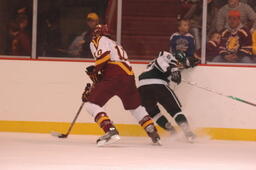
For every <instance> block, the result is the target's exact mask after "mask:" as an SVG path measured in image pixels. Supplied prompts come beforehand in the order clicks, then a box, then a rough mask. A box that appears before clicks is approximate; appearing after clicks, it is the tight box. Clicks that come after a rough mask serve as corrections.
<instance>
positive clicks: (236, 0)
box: [216, 0, 256, 32]
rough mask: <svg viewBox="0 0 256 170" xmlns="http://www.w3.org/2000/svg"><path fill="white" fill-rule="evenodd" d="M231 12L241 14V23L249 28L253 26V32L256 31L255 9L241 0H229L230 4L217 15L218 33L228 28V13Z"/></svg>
mask: <svg viewBox="0 0 256 170" xmlns="http://www.w3.org/2000/svg"><path fill="white" fill-rule="evenodd" d="M231 10H237V11H239V12H240V16H241V18H240V20H241V23H242V24H243V25H244V26H245V27H247V28H250V27H251V26H252V29H251V32H253V31H254V29H256V13H255V12H254V11H253V9H252V8H251V7H250V6H249V5H248V4H245V3H242V2H240V0H228V4H227V5H225V6H223V7H222V8H221V9H220V10H219V12H218V14H217V22H216V29H217V31H218V32H220V31H222V30H223V29H224V28H227V27H228V25H227V20H228V12H229V11H231ZM251 24H252V25H251Z"/></svg>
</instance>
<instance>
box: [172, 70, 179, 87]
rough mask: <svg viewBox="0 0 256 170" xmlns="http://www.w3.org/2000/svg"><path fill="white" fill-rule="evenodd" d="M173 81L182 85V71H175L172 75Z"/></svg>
mask: <svg viewBox="0 0 256 170" xmlns="http://www.w3.org/2000/svg"><path fill="white" fill-rule="evenodd" d="M171 76H172V78H171V80H172V81H173V82H175V83H177V84H180V83H181V74H180V71H174V72H172V73H171Z"/></svg>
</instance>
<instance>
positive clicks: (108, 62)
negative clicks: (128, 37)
mask: <svg viewBox="0 0 256 170" xmlns="http://www.w3.org/2000/svg"><path fill="white" fill-rule="evenodd" d="M90 48H91V52H92V54H93V56H94V58H95V60H96V61H95V65H96V69H97V70H101V69H103V71H104V74H117V73H119V72H120V73H125V74H127V75H134V73H133V71H132V69H131V64H130V62H129V61H128V56H127V53H126V51H125V50H124V49H123V47H122V46H120V45H118V44H117V43H116V42H115V41H113V40H111V39H109V38H108V37H106V36H99V37H97V38H94V39H93V40H92V42H91V43H90ZM113 69H114V70H113ZM110 72H112V73H110Z"/></svg>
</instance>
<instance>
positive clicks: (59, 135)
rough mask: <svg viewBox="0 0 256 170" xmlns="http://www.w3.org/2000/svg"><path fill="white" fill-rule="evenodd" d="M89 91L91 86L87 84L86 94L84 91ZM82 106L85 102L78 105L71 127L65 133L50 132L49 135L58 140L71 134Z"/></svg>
mask: <svg viewBox="0 0 256 170" xmlns="http://www.w3.org/2000/svg"><path fill="white" fill-rule="evenodd" d="M90 89H91V84H90V83H87V84H86V87H85V92H86V91H89V90H90ZM84 104H85V102H82V104H81V105H80V107H79V109H78V111H77V113H76V116H75V118H74V119H73V121H72V123H71V125H70V126H69V128H68V131H67V133H65V134H63V133H59V132H52V133H51V134H52V136H56V137H58V138H67V137H68V135H69V133H70V132H71V130H72V128H73V126H74V124H75V123H76V120H77V118H78V116H79V114H80V112H81V111H82V109H83V107H84Z"/></svg>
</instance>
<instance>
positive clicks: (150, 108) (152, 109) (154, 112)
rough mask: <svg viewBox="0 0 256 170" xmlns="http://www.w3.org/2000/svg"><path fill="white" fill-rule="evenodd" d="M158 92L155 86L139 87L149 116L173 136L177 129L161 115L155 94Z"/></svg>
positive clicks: (143, 104) (142, 101)
mask: <svg viewBox="0 0 256 170" xmlns="http://www.w3.org/2000/svg"><path fill="white" fill-rule="evenodd" d="M156 90H157V89H155V86H154V85H146V86H141V87H139V93H140V97H141V103H142V106H144V107H145V108H146V111H147V112H148V114H149V115H150V116H151V117H152V118H153V119H154V120H155V122H156V123H157V124H158V125H159V126H160V127H161V128H163V129H165V130H167V131H169V132H170V133H171V134H174V133H175V132H176V131H175V128H174V127H173V126H172V125H171V123H170V122H169V121H168V119H167V118H166V117H165V116H164V115H162V114H161V112H160V109H159V107H158V106H157V99H156V96H155V94H156V93H154V92H155V91H156Z"/></svg>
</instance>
